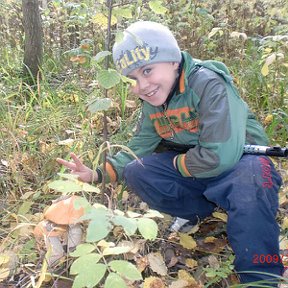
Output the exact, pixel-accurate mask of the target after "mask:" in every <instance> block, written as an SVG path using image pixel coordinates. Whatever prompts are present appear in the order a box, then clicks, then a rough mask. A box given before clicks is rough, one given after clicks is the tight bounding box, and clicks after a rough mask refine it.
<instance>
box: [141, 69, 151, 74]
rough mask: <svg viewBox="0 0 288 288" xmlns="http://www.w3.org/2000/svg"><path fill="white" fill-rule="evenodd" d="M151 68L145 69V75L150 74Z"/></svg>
mask: <svg viewBox="0 0 288 288" xmlns="http://www.w3.org/2000/svg"><path fill="white" fill-rule="evenodd" d="M151 70H152V69H151V68H146V69H144V70H143V75H148V74H149V73H150V72H151Z"/></svg>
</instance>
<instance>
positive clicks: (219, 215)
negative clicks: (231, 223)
mask: <svg viewBox="0 0 288 288" xmlns="http://www.w3.org/2000/svg"><path fill="white" fill-rule="evenodd" d="M212 216H213V217H214V218H217V219H220V220H222V221H223V222H225V223H227V218H228V216H227V214H225V213H221V212H214V213H212Z"/></svg>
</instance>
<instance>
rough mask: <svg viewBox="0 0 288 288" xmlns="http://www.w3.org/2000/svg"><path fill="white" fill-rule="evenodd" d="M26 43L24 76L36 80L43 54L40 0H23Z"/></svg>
mask: <svg viewBox="0 0 288 288" xmlns="http://www.w3.org/2000/svg"><path fill="white" fill-rule="evenodd" d="M22 10H23V26H24V33H25V43H24V61H23V63H24V67H23V73H24V76H26V77H27V76H28V79H29V78H30V79H31V76H32V77H33V78H34V81H35V79H36V77H37V74H38V72H39V68H40V67H41V62H42V56H43V30H42V24H41V17H40V11H39V3H38V0H22Z"/></svg>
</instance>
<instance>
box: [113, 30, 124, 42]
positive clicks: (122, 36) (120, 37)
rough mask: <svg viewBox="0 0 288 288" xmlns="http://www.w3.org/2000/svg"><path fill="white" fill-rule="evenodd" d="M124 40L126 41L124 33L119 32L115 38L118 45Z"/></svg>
mask: <svg viewBox="0 0 288 288" xmlns="http://www.w3.org/2000/svg"><path fill="white" fill-rule="evenodd" d="M123 39H124V32H123V31H120V32H117V34H116V36H115V41H116V43H121V42H122V41H123Z"/></svg>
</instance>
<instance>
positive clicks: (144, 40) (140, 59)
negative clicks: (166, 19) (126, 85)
mask: <svg viewBox="0 0 288 288" xmlns="http://www.w3.org/2000/svg"><path fill="white" fill-rule="evenodd" d="M113 61H114V63H115V65H116V68H117V70H119V72H120V73H121V74H123V75H125V76H127V75H128V74H129V73H130V72H131V71H133V70H134V69H136V68H140V67H142V66H144V65H147V64H151V63H159V62H181V52H180V48H179V46H178V43H177V41H176V39H175V37H174V36H173V34H172V32H171V31H170V30H169V29H168V28H167V27H165V26H163V25H162V24H160V23H156V22H151V21H138V22H136V23H134V24H132V25H130V26H129V27H128V28H127V29H126V30H125V31H124V37H123V40H122V41H121V42H119V43H117V42H116V43H115V44H114V46H113Z"/></svg>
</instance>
